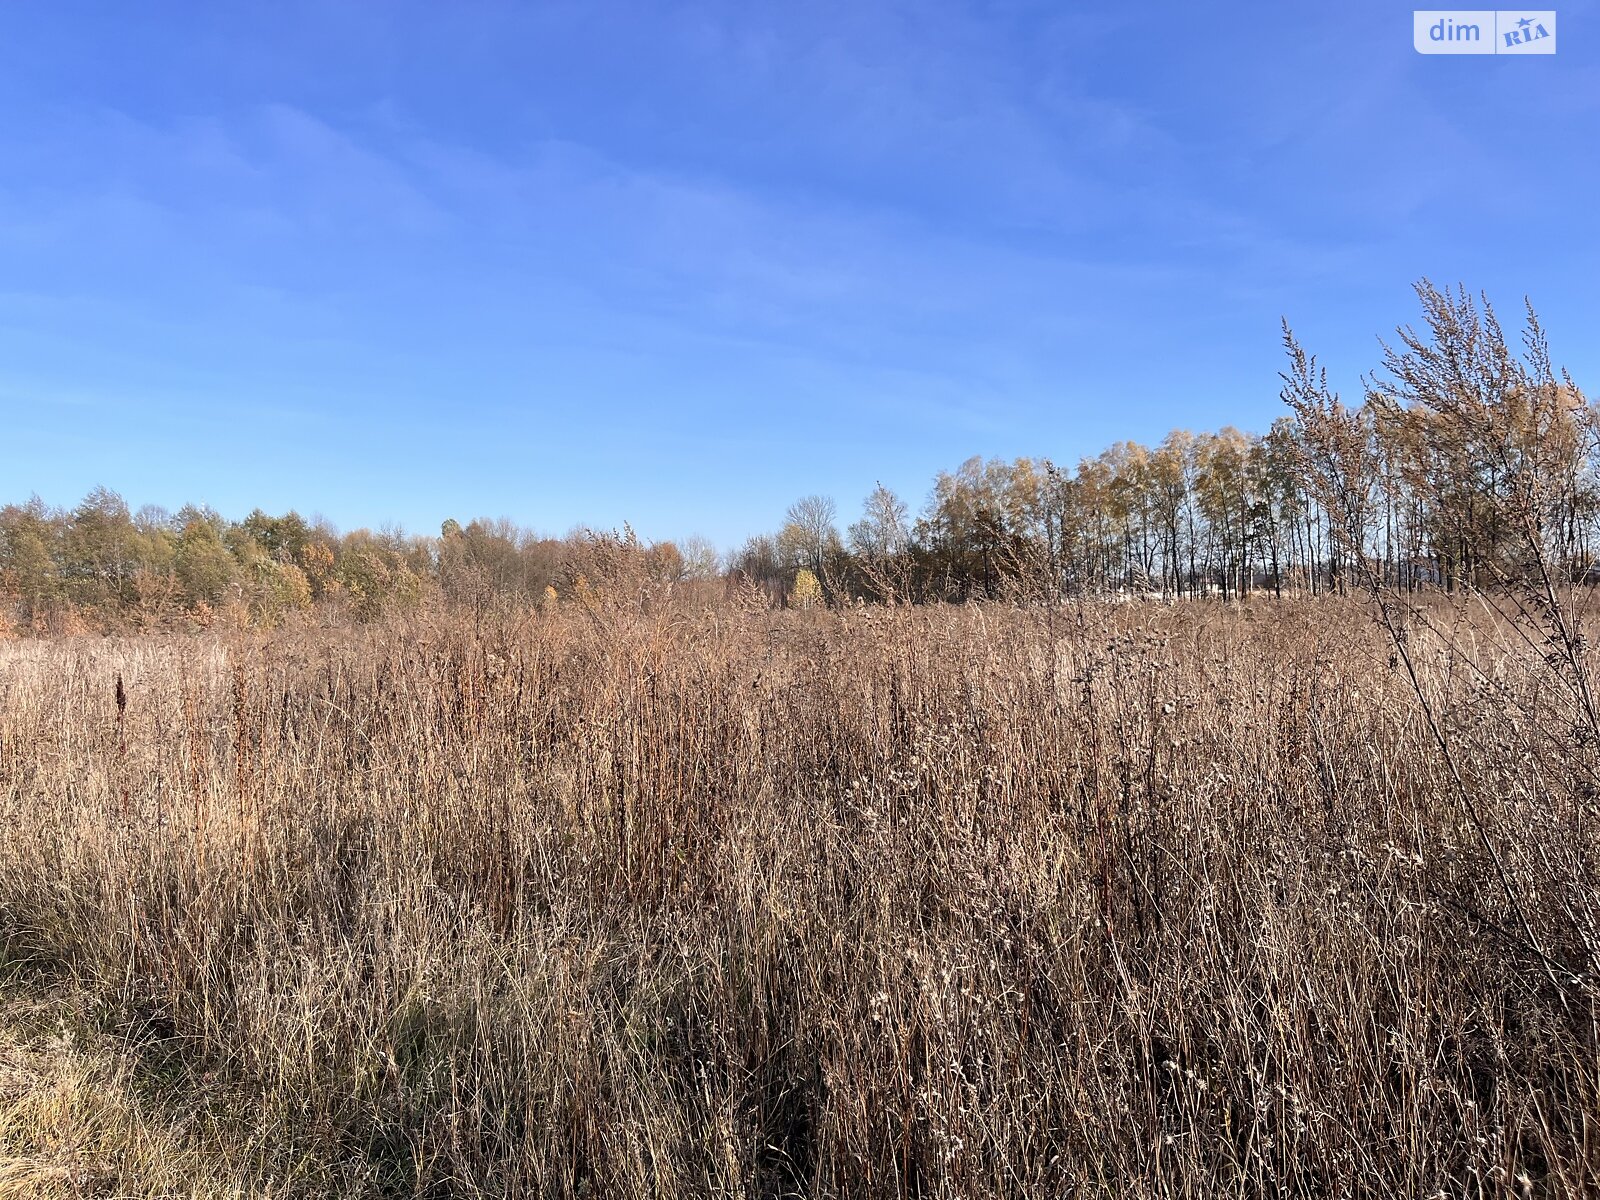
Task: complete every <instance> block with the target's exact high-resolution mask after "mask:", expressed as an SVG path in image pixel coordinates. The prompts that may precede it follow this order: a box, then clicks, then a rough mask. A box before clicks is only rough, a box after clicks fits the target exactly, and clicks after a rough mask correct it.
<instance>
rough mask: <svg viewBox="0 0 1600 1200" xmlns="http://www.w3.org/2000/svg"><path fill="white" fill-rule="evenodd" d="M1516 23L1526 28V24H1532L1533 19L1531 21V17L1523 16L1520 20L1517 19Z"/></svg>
mask: <svg viewBox="0 0 1600 1200" xmlns="http://www.w3.org/2000/svg"><path fill="white" fill-rule="evenodd" d="M1517 24H1518V25H1520V26H1522V28H1523V29H1527V27H1528V26H1529V25H1532V24H1533V21H1532V19H1531V18H1529V17H1523V18H1522V20H1520V21H1518V22H1517Z"/></svg>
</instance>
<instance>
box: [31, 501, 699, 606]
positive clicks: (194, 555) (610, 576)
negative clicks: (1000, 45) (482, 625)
mask: <svg viewBox="0 0 1600 1200" xmlns="http://www.w3.org/2000/svg"><path fill="white" fill-rule="evenodd" d="M716 575H717V562H716V555H715V552H714V551H712V550H711V548H710V547H709V545H707V544H706V543H704V542H703V541H702V540H700V539H690V540H689V541H688V542H686V543H685V544H684V545H682V546H679V545H677V544H674V543H671V542H663V543H657V544H654V545H644V544H643V543H641V542H640V541H639V540H638V539H637V538H636V537H634V535H633V534H632V533H631V531H625V532H624V533H622V534H614V533H612V534H602V533H594V532H590V531H579V532H576V533H573V534H571V535H569V536H567V537H565V538H562V539H552V538H541V537H539V536H537V535H535V534H533V533H530V532H529V531H527V530H524V529H521V528H519V527H517V526H516V525H514V524H512V523H511V522H509V521H474V522H472V523H471V524H468V525H465V526H463V525H461V524H460V523H459V522H457V521H454V520H450V521H446V522H445V523H444V525H443V527H442V528H441V529H440V532H439V535H438V536H437V537H421V536H415V535H407V534H405V533H403V532H401V531H399V530H392V529H391V530H382V531H379V532H376V533H375V532H373V531H371V530H367V529H361V530H357V531H355V532H353V533H347V534H343V535H341V534H340V533H338V531H337V530H335V529H334V528H333V527H332V526H331V525H329V524H327V523H326V522H323V521H307V520H306V519H304V518H302V517H301V516H300V515H299V514H298V513H295V512H289V513H286V514H284V515H283V516H269V515H268V514H266V513H264V512H262V511H260V510H257V511H255V512H253V513H251V514H250V515H249V516H248V517H246V518H245V519H244V520H242V521H228V520H226V519H224V518H223V517H222V516H221V515H219V514H218V513H216V512H215V511H213V510H211V509H208V508H202V507H198V506H188V507H185V508H183V509H180V510H179V511H178V512H177V513H169V512H168V511H166V510H165V509H161V508H156V507H152V506H147V507H145V508H141V509H139V510H138V511H137V512H132V511H130V510H129V507H128V505H127V503H126V502H125V501H124V500H123V498H122V497H121V496H119V495H118V494H117V493H115V492H112V491H109V490H107V489H105V488H97V489H95V490H94V491H93V492H91V493H90V494H89V495H88V496H87V497H86V498H85V499H84V500H83V502H82V503H81V504H79V505H78V506H77V507H75V508H72V509H51V508H49V507H47V506H46V505H45V504H44V503H43V502H42V501H41V500H39V499H38V498H37V497H35V498H34V499H32V500H30V501H29V502H28V503H26V504H20V505H19V504H12V505H8V506H6V507H5V508H0V599H3V600H4V601H5V604H4V606H3V607H0V630H10V631H13V632H16V631H33V632H41V633H43V632H74V631H87V630H109V629H120V628H135V629H148V628H160V627H163V626H169V625H173V624H186V625H200V626H209V625H212V624H213V623H216V622H218V621H221V622H224V623H227V624H232V625H246V624H249V625H275V624H277V623H279V622H281V621H283V620H285V619H286V618H290V617H292V616H294V615H295V614H305V613H312V612H316V613H320V614H323V615H328V616H331V617H335V618H352V619H356V620H371V619H374V618H376V617H379V616H382V615H383V614H385V613H388V612H393V611H402V610H405V609H409V608H414V607H416V606H418V605H419V604H422V603H425V602H428V601H445V602H450V603H455V604H462V605H469V606H482V605H485V604H488V603H495V602H506V601H510V602H533V603H546V604H548V603H552V602H555V601H556V600H557V599H558V597H559V596H560V595H562V594H566V595H568V596H573V597H578V598H581V599H583V600H584V601H585V602H589V603H593V602H596V600H597V598H598V597H600V596H602V595H606V594H609V595H610V596H611V597H613V598H615V597H616V595H617V594H618V593H619V592H620V591H621V589H623V588H633V589H634V593H635V594H634V597H633V598H634V599H635V600H637V599H639V598H640V594H641V593H640V589H644V590H645V591H648V590H650V589H654V588H669V587H671V586H672V585H674V584H680V583H685V582H688V581H692V580H708V579H713V578H715V577H716Z"/></svg>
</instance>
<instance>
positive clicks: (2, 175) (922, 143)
mask: <svg viewBox="0 0 1600 1200" xmlns="http://www.w3.org/2000/svg"><path fill="white" fill-rule="evenodd" d="M1558 12H1559V20H1560V25H1559V38H1560V47H1561V49H1560V52H1559V53H1558V54H1557V55H1556V56H1555V57H1538V58H1510V57H1445V56H1440V57H1423V56H1420V55H1417V54H1416V53H1415V52H1414V50H1413V49H1412V43H1411V10H1410V9H1409V8H1406V9H1401V8H1398V7H1396V6H1394V5H1392V4H1367V3H1338V4H1331V3H1330V4H1324V5H1306V4H1283V3H1281V2H1280V3H1274V4H1270V5H1269V4H1245V5H1239V6H1234V7H1231V8H1228V9H1225V10H1219V9H1216V8H1214V7H1206V6H1200V5H1194V4H1188V3H1185V4H1176V3H1150V4H1144V5H1123V4H1119V5H1104V6H1100V5H1096V6H1086V5H1085V6H1080V5H1072V4H1065V3H1020V2H1017V3H994V4H976V3H947V2H944V0H919V2H916V3H892V2H883V3H873V2H870V0H866V2H863V0H856V2H855V3H850V4H833V3H828V2H826V0H817V2H811V3H805V4H792V3H791V4H768V3H760V2H752V0H744V2H741V3H703V4H675V3H655V4H619V3H610V2H607V0H590V2H588V3H579V4H564V3H551V4H537V5H533V4H530V5H509V4H492V3H479V2H476V0H454V2H452V3H448V4H440V3H427V4H420V3H419V4H407V3H400V2H395V3H372V2H370V0H361V2H359V3H348V4H346V3H338V2H334V0H317V2H316V3H306V4H303V3H295V2H293V0H280V2H278V3H273V4H270V5H269V4H208V5H200V4H194V5H173V4H160V3H144V4H128V3H123V2H119V3H107V4H80V3H72V2H71V0H54V2H51V3H44V2H36V0H12V2H10V3H7V4H5V5H3V6H0V500H11V499H22V498H25V497H26V496H27V495H28V494H29V493H31V492H38V493H40V494H41V495H43V496H44V497H45V499H46V500H48V501H50V502H52V503H57V504H69V503H73V502H75V501H76V500H77V499H78V498H79V497H80V496H82V495H83V493H85V492H86V491H87V490H88V489H89V488H90V487H92V486H94V485H95V484H98V483H103V484H105V485H107V486H110V487H113V488H116V489H117V490H119V491H121V492H122V493H123V494H124V495H125V496H127V498H128V499H129V501H130V502H131V503H133V504H134V505H135V506H137V505H139V504H142V503H159V504H165V505H168V506H170V507H176V506H177V505H179V504H181V503H183V502H185V501H189V500H194V501H200V502H206V503H210V504H212V505H214V506H216V507H217V508H219V509H221V510H222V511H223V512H224V513H227V514H229V515H231V516H242V515H243V514H244V513H245V512H247V511H248V510H249V509H250V508H251V507H254V506H256V505H261V506H263V507H265V508H267V509H269V510H271V511H281V510H284V509H287V508H289V507H291V506H293V507H298V508H299V509H300V510H301V511H303V512H307V513H309V512H313V511H316V512H320V513H322V514H324V515H326V516H327V517H328V518H329V519H331V520H332V521H334V522H335V523H337V524H338V525H339V526H341V527H342V528H354V527H357V526H360V525H374V526H375V525H377V524H379V523H382V522H385V521H395V522H400V523H402V524H404V525H405V526H406V527H407V528H409V529H412V530H416V531H421V532H432V531H434V530H436V529H437V526H438V524H439V522H440V520H441V519H443V518H444V517H446V516H456V517H458V518H461V519H463V520H464V519H466V518H469V517H472V516H475V515H487V516H510V517H512V518H514V519H515V520H517V521H519V522H521V523H524V524H528V525H532V526H535V527H538V528H540V529H542V530H545V531H548V532H551V533H560V532H563V531H565V530H566V529H567V528H569V527H571V526H572V525H574V524H576V523H579V522H584V523H589V524H593V525H598V526H611V525H616V524H619V523H621V522H622V521H624V520H628V521H631V522H633V524H634V526H635V527H636V528H637V529H638V530H639V531H640V532H641V533H642V534H643V535H645V536H647V537H652V538H659V537H670V536H676V535H682V534H688V533H692V532H700V533H703V534H706V535H709V536H710V537H712V538H713V539H714V540H716V541H717V542H719V543H720V544H722V545H724V546H727V545H729V544H731V543H733V542H735V541H737V540H739V539H741V538H742V537H743V536H745V535H746V534H749V533H751V532H755V531H758V530H761V529H764V528H770V527H774V526H775V525H776V524H777V523H778V521H779V520H780V518H781V514H782V511H783V509H784V507H785V506H786V505H787V504H788V503H789V502H790V501H791V500H793V499H794V498H796V497H797V496H800V495H803V494H805V493H810V492H823V493H827V494H830V495H832V496H834V497H835V498H836V499H837V501H838V503H839V506H840V510H841V513H842V515H843V516H844V518H845V519H850V518H852V517H853V515H854V513H855V511H856V509H857V508H858V506H859V503H860V501H861V498H862V497H863V496H865V494H866V493H867V492H868V491H869V490H870V489H871V487H872V486H873V484H874V482H875V481H877V480H882V481H883V482H884V483H886V484H888V485H889V486H891V487H893V488H895V489H896V490H898V491H900V492H901V493H902V495H904V496H905V497H906V498H907V499H908V500H909V501H910V502H911V503H912V505H913V507H916V506H918V505H920V503H921V502H922V500H923V499H924V498H925V496H926V492H927V488H928V486H929V484H930V482H931V480H932V477H933V475H934V473H935V472H937V471H938V470H940V469H944V468H953V467H955V466H957V465H958V464H959V463H960V462H961V461H962V460H963V459H964V458H966V457H968V456H969V455H972V454H983V455H1002V456H1006V457H1012V456H1015V455H1022V454H1026V455H1039V456H1049V457H1051V458H1054V459H1056V460H1057V461H1060V462H1074V461H1076V459H1077V458H1078V457H1079V456H1081V455H1083V454H1091V453H1095V452H1098V451H1099V450H1100V449H1101V448H1102V447H1103V446H1105V445H1106V444H1108V443H1109V442H1111V441H1114V440H1118V439H1120V438H1124V437H1131V438H1136V439H1139V440H1146V441H1154V440H1158V439H1159V438H1160V437H1161V436H1162V435H1163V434H1164V433H1165V432H1166V431H1167V430H1168V429H1170V428H1172V427H1174V426H1183V427H1188V428H1215V427H1217V426H1220V425H1222V424H1227V423H1232V424H1235V425H1238V426H1240V427H1243V428H1247V429H1264V428H1265V427H1266V426H1267V424H1268V423H1270V421H1271V420H1272V419H1273V418H1274V417H1275V416H1276V415H1278V401H1277V371H1278V369H1279V366H1280V352H1279V347H1278V337H1279V331H1278V321H1279V318H1280V317H1281V316H1284V315H1287V316H1288V317H1289V318H1290V319H1291V320H1292V321H1293V322H1294V324H1295V325H1296V327H1297V329H1298V330H1299V332H1300V333H1301V335H1302V337H1303V338H1304V340H1305V341H1306V342H1307V343H1308V344H1309V345H1310V347H1311V348H1312V349H1314V350H1315V351H1317V352H1318V353H1319V354H1321V356H1322V357H1323V358H1324V359H1325V360H1327V361H1328V362H1329V364H1330V366H1332V367H1333V369H1334V374H1335V376H1336V378H1337V380H1338V382H1340V383H1341V384H1342V385H1344V386H1346V387H1354V386H1356V385H1357V375H1358V372H1359V371H1361V370H1364V369H1367V368H1368V367H1370V366H1371V365H1372V364H1373V363H1374V361H1375V359H1376V354H1377V344H1376V335H1378V334H1379V333H1382V332H1384V331H1386V330H1388V329H1390V328H1392V326H1393V325H1394V324H1395V323H1397V322H1398V321H1401V320H1405V319H1408V318H1410V317H1411V316H1412V314H1413V313H1414V311H1415V305H1414V303H1413V302H1412V298H1411V296H1410V292H1409V285H1410V283H1411V282H1412V281H1413V280H1415V279H1416V278H1418V277H1420V276H1423V275H1428V276H1431V277H1432V278H1434V279H1435V280H1436V281H1438V282H1453V281H1457V280H1460V281H1465V282H1466V283H1468V284H1469V285H1470V286H1472V287H1474V288H1483V289H1487V290H1488V291H1489V293H1490V295H1491V297H1493V298H1495V299H1496V300H1497V302H1498V303H1499V304H1500V305H1501V307H1502V309H1503V310H1507V312H1508V315H1511V313H1512V312H1514V310H1515V309H1516V308H1517V306H1518V305H1520V302H1521V297H1522V296H1523V295H1524V294H1526V295H1529V296H1531V297H1532V298H1533V300H1534V301H1535V303H1536V304H1537V305H1538V306H1539V308H1540V310H1541V312H1542V313H1543V315H1544V316H1545V318H1546V322H1547V325H1548V327H1549V329H1550V331H1551V334H1552V340H1553V343H1554V347H1555V350H1556V353H1557V356H1558V357H1559V358H1560V359H1562V360H1563V361H1565V362H1566V363H1567V364H1568V365H1570V366H1571V367H1572V368H1573V369H1574V372H1575V373H1576V374H1577V376H1578V380H1579V382H1580V384H1583V383H1586V382H1587V385H1588V387H1589V388H1590V389H1591V390H1593V389H1595V388H1596V387H1600V383H1597V382H1596V379H1597V377H1600V346H1597V343H1596V337H1595V334H1596V331H1597V330H1600V288H1597V287H1596V286H1595V284H1596V280H1597V278H1600V221H1597V216H1596V214H1597V208H1600V196H1597V185H1600V65H1597V64H1600V57H1597V53H1600V3H1597V2H1596V0H1585V2H1583V3H1572V4H1568V5H1565V6H1563V7H1561V8H1559V10H1558Z"/></svg>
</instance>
